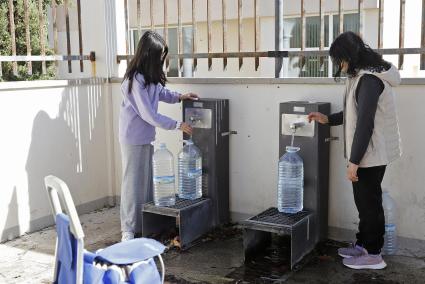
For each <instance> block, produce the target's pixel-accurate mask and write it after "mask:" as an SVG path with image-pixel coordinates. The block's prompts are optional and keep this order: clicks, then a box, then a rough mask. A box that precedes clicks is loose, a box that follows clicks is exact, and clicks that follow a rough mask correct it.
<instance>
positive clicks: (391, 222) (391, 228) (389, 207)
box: [382, 191, 397, 254]
mask: <svg viewBox="0 0 425 284" xmlns="http://www.w3.org/2000/svg"><path fill="white" fill-rule="evenodd" d="M382 206H383V207H384V214H385V235H384V249H383V253H384V254H395V253H396V252H397V225H396V220H397V208H396V204H395V202H394V199H392V198H391V196H390V194H389V193H388V192H387V191H384V192H383V193H382Z"/></svg>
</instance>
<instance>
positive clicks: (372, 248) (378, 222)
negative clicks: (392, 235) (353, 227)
mask: <svg viewBox="0 0 425 284" xmlns="http://www.w3.org/2000/svg"><path fill="white" fill-rule="evenodd" d="M385 168H386V166H379V167H371V168H359V169H358V171H357V176H358V177H359V181H358V182H353V191H354V201H355V203H356V206H357V210H358V211H359V219H360V223H359V232H358V233H357V235H356V237H357V244H358V245H361V246H363V247H364V248H365V249H366V250H367V251H368V253H370V254H379V253H380V252H381V248H382V246H383V245H384V234H385V217H384V208H383V207H382V188H381V182H382V179H383V178H384V174H385Z"/></svg>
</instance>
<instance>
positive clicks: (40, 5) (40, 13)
mask: <svg viewBox="0 0 425 284" xmlns="http://www.w3.org/2000/svg"><path fill="white" fill-rule="evenodd" d="M38 19H39V20H38V21H39V25H38V28H39V31H40V46H41V56H46V35H45V32H44V26H45V22H44V9H43V0H38ZM41 70H42V71H41V72H42V74H46V73H47V68H46V61H42V62H41Z"/></svg>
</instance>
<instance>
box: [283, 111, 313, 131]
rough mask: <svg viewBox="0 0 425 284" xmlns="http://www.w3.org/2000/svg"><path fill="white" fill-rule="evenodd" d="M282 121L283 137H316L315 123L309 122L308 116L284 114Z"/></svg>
mask: <svg viewBox="0 0 425 284" xmlns="http://www.w3.org/2000/svg"><path fill="white" fill-rule="evenodd" d="M281 119H282V124H281V125H282V129H281V132H282V134H283V135H292V134H295V136H304V137H314V129H315V123H313V122H312V123H309V122H308V115H306V114H288V113H283V114H282V117H281ZM294 126H295V127H294Z"/></svg>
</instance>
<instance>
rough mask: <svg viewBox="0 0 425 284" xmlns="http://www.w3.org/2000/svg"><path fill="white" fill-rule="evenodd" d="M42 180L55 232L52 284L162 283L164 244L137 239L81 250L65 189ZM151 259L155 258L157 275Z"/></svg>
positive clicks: (80, 235)
mask: <svg viewBox="0 0 425 284" xmlns="http://www.w3.org/2000/svg"><path fill="white" fill-rule="evenodd" d="M44 181H45V185H46V189H47V192H48V196H49V200H50V203H51V205H52V208H53V212H54V217H55V222H56V232H57V241H56V249H55V267H54V276H53V279H54V281H53V283H59V284H72V283H76V284H82V283H84V284H92V283H93V284H95V283H96V284H98V283H99V284H103V283H105V284H124V283H131V284H133V283H134V284H139V283H140V284H142V283H148V284H157V283H158V284H159V283H164V277H165V268H164V262H163V260H162V257H161V253H163V252H164V250H165V247H164V245H162V244H161V243H159V242H157V241H155V240H152V239H146V238H140V239H134V240H130V241H126V242H121V243H117V244H114V245H112V246H109V247H107V248H105V249H102V250H99V251H97V252H96V253H92V252H88V251H86V250H84V232H83V229H82V227H81V223H80V220H79V218H78V215H77V211H76V209H75V205H74V202H73V201H72V197H71V194H70V193H69V189H68V186H67V185H66V184H65V183H64V182H63V181H62V180H60V179H59V178H57V177H55V176H47V177H45V179H44ZM62 206H63V207H64V208H63V209H62ZM155 257H158V258H159V262H160V264H161V272H162V273H161V275H160V274H159V272H158V269H157V267H156V264H155V261H154V258H155ZM124 274H125V275H124Z"/></svg>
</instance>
